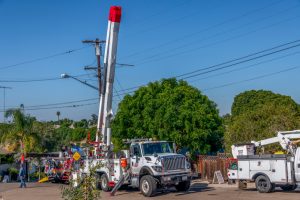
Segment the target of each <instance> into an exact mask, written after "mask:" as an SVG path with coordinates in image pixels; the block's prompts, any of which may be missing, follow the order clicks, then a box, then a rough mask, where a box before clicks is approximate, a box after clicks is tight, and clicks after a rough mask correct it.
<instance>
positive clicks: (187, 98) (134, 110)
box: [112, 79, 223, 153]
mask: <svg viewBox="0 0 300 200" xmlns="http://www.w3.org/2000/svg"><path fill="white" fill-rule="evenodd" d="M112 131H113V142H114V144H115V146H116V147H119V148H121V146H122V139H128V138H157V139H160V140H169V141H175V142H176V144H177V145H179V147H180V148H182V147H187V148H189V149H190V151H192V152H199V153H208V152H212V151H217V150H219V149H220V148H221V146H222V145H221V139H222V137H223V126H222V119H221V118H220V117H219V112H218V110H217V108H216V104H215V103H214V102H212V101H211V100H209V99H208V97H207V96H205V95H203V94H201V92H200V91H199V90H198V89H196V88H194V87H192V86H190V85H188V83H187V82H185V81H177V80H176V79H163V80H161V81H157V82H153V83H149V84H148V86H145V87H141V88H140V89H139V90H137V91H136V92H135V93H134V94H133V95H132V96H131V95H127V96H125V97H124V99H123V101H122V102H121V103H120V104H119V108H118V112H117V114H116V116H115V119H114V120H113V123H112Z"/></svg>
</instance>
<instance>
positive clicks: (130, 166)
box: [74, 6, 191, 196]
mask: <svg viewBox="0 0 300 200" xmlns="http://www.w3.org/2000/svg"><path fill="white" fill-rule="evenodd" d="M120 21H121V7H118V6H112V7H111V8H110V14H109V22H108V29H107V38H106V47H105V55H104V68H105V78H104V81H103V83H104V84H102V85H103V88H102V89H103V91H102V93H101V98H100V105H99V119H98V130H99V131H98V132H101V136H100V137H98V136H97V137H96V141H95V142H94V143H93V144H94V145H95V146H96V150H95V154H94V156H93V157H89V158H87V159H86V160H85V167H84V169H83V170H82V172H81V173H89V166H91V165H93V166H96V165H97V164H98V163H100V164H101V167H99V168H98V169H97V170H96V172H97V185H98V186H99V187H100V188H101V189H102V190H103V191H111V194H112V195H113V194H114V193H115V192H116V191H117V189H118V188H119V187H120V186H122V185H128V186H131V187H133V188H139V189H140V191H141V192H142V193H143V195H144V196H153V195H154V194H155V193H156V191H157V190H158V189H162V188H166V187H168V186H175V188H176V189H177V190H178V191H187V190H188V189H189V187H190V183H191V175H190V173H191V165H190V163H189V162H188V160H187V159H186V157H185V156H184V155H180V154H177V153H176V151H175V149H176V148H175V145H173V143H170V142H168V141H152V140H151V139H134V140H128V141H126V143H127V144H128V145H129V146H130V147H129V150H122V151H121V152H119V153H117V154H115V153H114V152H113V145H112V143H111V128H110V123H111V120H112V116H113V113H112V97H113V83H114V75H115V64H116V52H117V42H118V34H119V27H120ZM74 177H75V178H76V176H74Z"/></svg>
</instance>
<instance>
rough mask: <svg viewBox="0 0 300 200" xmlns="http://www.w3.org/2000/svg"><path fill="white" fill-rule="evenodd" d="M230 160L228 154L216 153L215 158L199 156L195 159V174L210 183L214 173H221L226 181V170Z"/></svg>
mask: <svg viewBox="0 0 300 200" xmlns="http://www.w3.org/2000/svg"><path fill="white" fill-rule="evenodd" d="M231 162H232V158H230V157H229V155H228V154H225V153H218V154H217V155H216V156H208V155H199V156H198V159H197V172H198V173H199V174H200V175H201V179H203V180H208V181H212V180H213V178H214V173H215V171H221V173H222V175H223V178H224V180H228V177H227V169H228V166H229V165H230V164H231Z"/></svg>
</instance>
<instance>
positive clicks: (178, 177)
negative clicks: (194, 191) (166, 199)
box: [129, 141, 191, 196]
mask: <svg viewBox="0 0 300 200" xmlns="http://www.w3.org/2000/svg"><path fill="white" fill-rule="evenodd" d="M129 160H130V163H129V164H130V169H131V186H132V187H136V188H140V190H141V192H142V193H143V194H144V195H145V196H152V195H153V194H154V193H155V191H156V189H159V188H164V187H168V186H175V187H176V189H177V190H178V191H186V190H188V189H189V187H190V181H191V176H190V173H191V164H190V163H189V162H188V161H187V159H186V157H185V156H184V155H180V154H177V153H176V152H175V148H174V145H173V143H171V142H167V141H144V142H133V143H131V145H130V159H129Z"/></svg>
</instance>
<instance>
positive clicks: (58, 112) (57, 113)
mask: <svg viewBox="0 0 300 200" xmlns="http://www.w3.org/2000/svg"><path fill="white" fill-rule="evenodd" d="M56 115H57V121H58V124H59V116H60V111H57V112H56Z"/></svg>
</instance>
